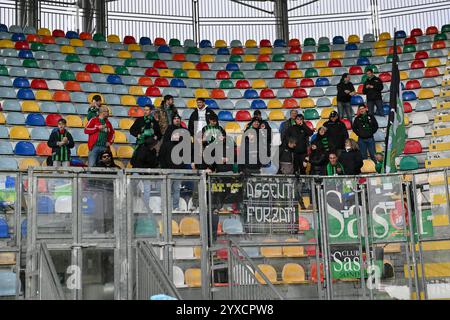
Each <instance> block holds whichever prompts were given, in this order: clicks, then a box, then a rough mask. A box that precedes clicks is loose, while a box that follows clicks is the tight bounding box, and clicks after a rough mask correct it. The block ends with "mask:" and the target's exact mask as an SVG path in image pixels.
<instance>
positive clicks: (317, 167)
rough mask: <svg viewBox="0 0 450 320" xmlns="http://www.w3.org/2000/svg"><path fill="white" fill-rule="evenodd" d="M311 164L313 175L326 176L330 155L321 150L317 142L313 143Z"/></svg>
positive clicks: (310, 156)
mask: <svg viewBox="0 0 450 320" xmlns="http://www.w3.org/2000/svg"><path fill="white" fill-rule="evenodd" d="M308 159H309V163H310V164H311V172H310V174H311V175H319V176H325V175H326V174H327V172H326V166H327V163H328V154H327V153H326V152H325V151H324V150H323V149H321V147H320V145H319V144H318V142H317V141H314V142H313V143H311V154H310V155H309V157H308Z"/></svg>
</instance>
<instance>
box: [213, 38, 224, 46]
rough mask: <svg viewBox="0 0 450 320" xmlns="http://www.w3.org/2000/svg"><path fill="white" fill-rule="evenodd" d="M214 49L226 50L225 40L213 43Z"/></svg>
mask: <svg viewBox="0 0 450 320" xmlns="http://www.w3.org/2000/svg"><path fill="white" fill-rule="evenodd" d="M214 47H216V48H226V47H227V43H226V41H225V40H222V39H219V40H216V42H215V43H214Z"/></svg>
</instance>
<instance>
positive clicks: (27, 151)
mask: <svg viewBox="0 0 450 320" xmlns="http://www.w3.org/2000/svg"><path fill="white" fill-rule="evenodd" d="M14 154H16V155H18V156H35V155H36V150H35V148H34V145H33V144H32V143H31V142H28V141H19V142H17V144H16V146H15V147H14Z"/></svg>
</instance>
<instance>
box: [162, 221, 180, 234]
mask: <svg viewBox="0 0 450 320" xmlns="http://www.w3.org/2000/svg"><path fill="white" fill-rule="evenodd" d="M158 225H159V233H160V234H162V229H163V227H162V221H159V222H158ZM179 234H180V227H179V226H178V223H177V222H176V221H175V220H172V235H179Z"/></svg>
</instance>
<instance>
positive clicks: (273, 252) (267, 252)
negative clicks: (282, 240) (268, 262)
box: [261, 239, 283, 258]
mask: <svg viewBox="0 0 450 320" xmlns="http://www.w3.org/2000/svg"><path fill="white" fill-rule="evenodd" d="M274 242H276V241H275V240H272V239H266V240H264V241H263V243H274ZM261 255H262V256H263V257H266V258H274V257H282V256H283V252H282V248H281V247H261Z"/></svg>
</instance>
